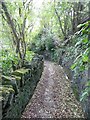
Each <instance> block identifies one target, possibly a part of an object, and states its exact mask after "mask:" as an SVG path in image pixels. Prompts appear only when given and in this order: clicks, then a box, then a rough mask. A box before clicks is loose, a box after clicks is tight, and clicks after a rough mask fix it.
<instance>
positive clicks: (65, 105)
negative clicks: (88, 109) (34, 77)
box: [22, 61, 83, 118]
mask: <svg viewBox="0 0 90 120" xmlns="http://www.w3.org/2000/svg"><path fill="white" fill-rule="evenodd" d="M44 64H45V67H44V71H43V74H42V77H41V79H40V82H39V83H38V85H37V87H36V90H35V92H34V95H33V97H32V98H31V100H30V102H29V104H28V105H27V106H26V109H25V111H24V112H23V114H22V118H83V112H82V109H81V106H80V104H79V103H78V101H77V100H76V99H75V97H74V95H73V93H72V89H71V87H70V82H69V80H68V78H67V76H65V74H64V71H63V68H62V67H61V66H58V65H56V64H55V63H52V62H48V61H45V63H44Z"/></svg>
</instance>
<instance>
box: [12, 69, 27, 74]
mask: <svg viewBox="0 0 90 120" xmlns="http://www.w3.org/2000/svg"><path fill="white" fill-rule="evenodd" d="M28 72H29V69H25V68H21V69H18V70H15V71H14V72H12V75H16V76H22V75H24V74H26V73H28Z"/></svg>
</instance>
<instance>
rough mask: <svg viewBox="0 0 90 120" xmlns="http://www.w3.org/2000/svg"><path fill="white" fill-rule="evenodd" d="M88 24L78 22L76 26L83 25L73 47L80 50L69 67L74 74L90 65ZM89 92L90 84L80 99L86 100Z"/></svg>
mask: <svg viewBox="0 0 90 120" xmlns="http://www.w3.org/2000/svg"><path fill="white" fill-rule="evenodd" d="M88 26H89V22H86V23H84V24H80V25H79V26H78V27H83V28H82V33H81V34H82V35H83V37H81V39H80V40H79V41H77V42H76V45H75V49H79V50H80V52H79V53H78V55H77V56H76V59H75V60H74V64H73V65H72V66H71V69H72V70H73V71H75V73H76V74H77V73H78V75H79V74H80V72H84V71H85V70H88V68H89V67H90V66H89V64H90V61H89V53H90V46H89V44H90V41H89V39H88V34H89V32H87V31H88V29H89V28H88ZM87 33H88V34H87ZM87 81H88V80H87ZM89 83H90V80H89V82H87V84H88V85H89ZM89 93H90V85H89V86H88V87H86V88H85V90H84V91H83V93H82V96H81V99H80V101H82V100H86V98H87V97H88V96H89Z"/></svg>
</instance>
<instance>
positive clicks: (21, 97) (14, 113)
mask: <svg viewBox="0 0 90 120" xmlns="http://www.w3.org/2000/svg"><path fill="white" fill-rule="evenodd" d="M43 63H44V61H43V57H42V56H40V55H36V56H34V57H33V59H32V62H31V63H29V62H28V63H26V64H25V65H24V66H23V68H21V69H18V70H16V71H14V72H12V76H9V77H8V76H2V79H3V81H4V83H3V85H5V81H6V82H8V84H9V85H12V88H13V89H14V91H12V90H11V91H9V92H8V94H7V96H5V100H3V101H2V103H3V106H2V107H3V118H20V117H21V114H22V112H23V110H24V109H25V107H26V105H27V103H28V102H29V100H30V98H31V97H32V95H33V93H34V90H35V88H36V86H37V83H38V82H39V80H40V77H41V75H42V71H43V66H44V64H43ZM3 85H2V86H3Z"/></svg>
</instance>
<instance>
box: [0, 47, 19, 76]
mask: <svg viewBox="0 0 90 120" xmlns="http://www.w3.org/2000/svg"><path fill="white" fill-rule="evenodd" d="M18 60H19V58H18V56H16V55H15V53H14V52H11V51H10V50H8V49H6V50H1V51H0V67H1V69H2V73H3V74H4V75H9V74H10V73H11V71H12V61H13V62H14V64H15V65H17V64H18Z"/></svg>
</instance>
